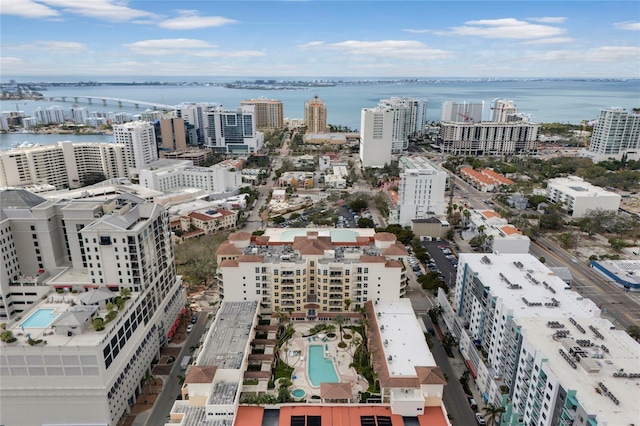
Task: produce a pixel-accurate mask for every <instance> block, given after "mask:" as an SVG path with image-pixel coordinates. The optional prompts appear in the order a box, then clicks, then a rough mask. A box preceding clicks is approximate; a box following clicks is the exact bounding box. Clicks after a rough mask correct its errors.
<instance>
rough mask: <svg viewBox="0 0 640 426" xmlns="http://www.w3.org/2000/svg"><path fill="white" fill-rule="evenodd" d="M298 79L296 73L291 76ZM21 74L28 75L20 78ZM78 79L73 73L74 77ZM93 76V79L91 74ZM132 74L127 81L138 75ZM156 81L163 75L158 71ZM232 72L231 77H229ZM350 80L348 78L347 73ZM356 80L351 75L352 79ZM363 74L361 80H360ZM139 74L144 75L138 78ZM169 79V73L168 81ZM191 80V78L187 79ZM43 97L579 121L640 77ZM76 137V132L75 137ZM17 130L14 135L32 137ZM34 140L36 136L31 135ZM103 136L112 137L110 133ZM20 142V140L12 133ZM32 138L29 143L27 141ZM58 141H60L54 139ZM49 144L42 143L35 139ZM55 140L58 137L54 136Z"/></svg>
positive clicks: (18, 104) (345, 119) (114, 91)
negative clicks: (506, 114) (418, 103)
mask: <svg viewBox="0 0 640 426" xmlns="http://www.w3.org/2000/svg"><path fill="white" fill-rule="evenodd" d="M290 79H291V80H294V79H295V78H290ZM20 80H21V81H24V78H21V79H20ZM77 80H79V79H77V78H76V81H77ZM94 80H96V79H94ZM133 80H134V79H133V78H132V79H130V80H129V81H133ZM154 80H158V78H154ZM229 80H231V79H227V81H229ZM345 80H347V79H345ZM351 80H353V79H351ZM363 80H364V79H363ZM138 81H142V80H140V79H138ZM163 81H169V79H166V80H163ZM190 81H191V80H190ZM42 93H43V95H44V96H48V97H52V96H73V95H76V96H87V95H92V96H96V97H100V96H104V97H112V98H123V99H134V100H139V101H147V102H157V103H162V104H170V105H174V104H175V105H177V104H180V103H182V102H211V103H221V104H222V105H223V106H224V107H226V108H229V109H235V108H237V107H238V106H240V102H241V101H242V100H245V99H251V98H257V97H260V96H264V97H266V98H270V99H279V100H281V101H282V102H283V106H284V115H285V117H288V118H302V117H304V103H305V101H307V100H309V99H310V98H311V97H313V95H315V94H317V95H318V96H320V97H321V98H322V99H323V100H324V102H325V104H326V105H327V116H328V118H327V121H328V122H329V123H330V124H336V125H344V126H348V127H350V128H352V129H359V128H360V111H361V109H362V108H370V107H374V106H376V105H377V103H378V101H379V100H380V99H382V98H388V97H391V96H413V97H421V98H425V99H427V102H428V103H427V119H428V120H429V121H438V120H439V119H440V106H441V104H442V102H444V101H454V102H462V101H467V102H480V101H483V102H484V103H485V117H484V118H485V119H488V118H489V114H490V112H491V111H490V103H491V100H492V99H495V98H505V99H511V100H514V101H515V103H516V105H517V106H518V111H519V112H522V113H527V114H530V115H531V118H532V120H533V121H537V122H542V123H552V122H561V123H572V124H580V123H581V122H582V120H591V119H595V118H597V117H598V115H599V111H600V109H603V108H610V107H612V106H617V107H622V108H626V109H627V110H631V109H632V108H634V107H637V106H638V99H639V98H640V79H634V80H611V81H609V80H586V79H585V80H526V79H514V80H497V81H486V80H484V81H459V80H455V81H452V80H447V79H441V80H434V81H429V82H405V83H380V84H363V85H337V86H333V87H318V88H309V89H308V90H257V89H251V90H250V89H228V88H226V87H221V86H168V85H167V86H165V85H162V86H94V87H90V86H83V87H50V88H48V90H46V91H43V92H42ZM54 104H58V105H60V106H63V107H64V108H65V109H66V110H68V109H69V108H70V107H71V106H72V105H73V104H72V103H71V102H67V103H61V102H48V101H2V102H0V110H1V111H15V110H16V109H19V110H22V111H24V112H25V113H26V114H27V115H32V114H33V111H34V110H35V109H36V108H38V107H41V108H46V107H48V106H51V105H54ZM79 106H83V107H86V108H87V109H88V110H89V111H116V112H117V111H127V112H131V113H140V112H142V111H143V110H144V108H141V109H135V108H133V107H128V108H118V106H117V105H115V104H114V105H108V106H107V107H104V106H102V105H96V104H95V103H94V105H88V104H79ZM6 136H7V135H0V149H3V148H7V147H10V146H11V143H6V142H5V140H6ZM72 136H73V137H72ZM81 138H83V137H75V136H74V135H70V136H68V137H67V136H60V139H59V140H73V141H80V140H81ZM29 139H30V137H29V136H28V135H20V136H19V140H18V141H17V142H23V141H24V140H29ZM33 139H36V137H35V136H34V138H33ZM105 139H106V141H111V140H112V139H110V138H109V137H108V136H107V137H106V138H105ZM13 141H16V140H13ZM30 142H32V141H31V140H30ZM54 142H55V141H54ZM38 143H42V144H44V142H38ZM52 143H53V142H52Z"/></svg>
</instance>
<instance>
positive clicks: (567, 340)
mask: <svg viewBox="0 0 640 426" xmlns="http://www.w3.org/2000/svg"><path fill="white" fill-rule="evenodd" d="M459 261H460V263H459V267H458V273H457V277H456V286H455V290H454V296H453V302H452V303H451V304H450V303H449V302H448V300H447V296H446V295H445V294H444V292H440V294H439V295H438V301H439V302H440V305H441V306H442V307H443V309H444V313H443V319H444V321H445V323H446V324H447V326H448V327H449V329H450V330H451V331H452V333H453V334H454V335H455V336H456V338H457V339H458V341H459V345H460V352H461V353H462V355H463V357H464V359H465V362H466V364H467V367H468V368H469V371H470V372H471V375H472V376H473V377H474V379H475V381H476V384H477V385H478V387H479V388H480V391H481V393H482V396H483V398H484V399H485V401H486V402H488V403H491V404H494V405H497V406H505V408H506V413H505V414H504V415H503V416H502V422H501V424H507V425H514V426H515V425H521V424H533V423H535V424H536V425H545V426H546V425H549V426H551V425H557V424H567V423H568V424H583V425H594V426H596V425H606V424H631V423H633V422H634V420H635V419H637V418H638V417H639V416H640V408H638V405H637V400H636V399H637V398H636V395H635V394H636V392H635V387H636V385H635V382H634V380H633V379H634V376H631V377H629V373H633V374H636V371H635V370H634V368H633V367H631V368H629V366H637V365H640V364H639V363H640V344H639V343H638V342H636V341H634V340H633V339H632V338H631V337H630V336H629V335H627V334H626V333H625V332H624V331H623V330H616V329H615V327H614V326H613V324H611V322H609V321H608V320H605V319H603V318H601V317H600V309H599V308H598V307H597V306H596V305H595V304H594V303H593V302H592V301H591V300H589V299H586V298H583V297H582V296H580V295H579V294H578V293H576V292H574V291H571V290H570V289H569V288H568V287H567V285H566V284H565V282H564V281H563V280H562V279H561V278H560V277H558V276H556V275H555V274H554V273H553V272H552V271H551V270H550V269H549V268H547V267H546V266H544V265H543V264H542V263H541V262H539V261H538V260H537V259H536V258H535V257H533V256H531V255H529V254H513V253H510V254H508V255H504V254H497V253H493V254H469V253H463V254H461V255H460V260H459ZM623 372H624V373H625V374H621V373H623ZM638 374H640V373H638ZM594 389H597V390H596V391H595V392H594ZM578 420H579V423H573V422H575V421H578Z"/></svg>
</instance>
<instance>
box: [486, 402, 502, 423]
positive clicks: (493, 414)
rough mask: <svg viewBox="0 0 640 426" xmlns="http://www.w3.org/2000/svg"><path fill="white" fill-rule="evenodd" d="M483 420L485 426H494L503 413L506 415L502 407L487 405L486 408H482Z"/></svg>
mask: <svg viewBox="0 0 640 426" xmlns="http://www.w3.org/2000/svg"><path fill="white" fill-rule="evenodd" d="M482 411H483V413H484V418H485V420H486V421H487V426H495V425H498V424H499V422H500V418H501V417H502V414H503V413H506V410H505V409H504V407H499V406H497V405H493V404H489V405H487V406H486V407H482Z"/></svg>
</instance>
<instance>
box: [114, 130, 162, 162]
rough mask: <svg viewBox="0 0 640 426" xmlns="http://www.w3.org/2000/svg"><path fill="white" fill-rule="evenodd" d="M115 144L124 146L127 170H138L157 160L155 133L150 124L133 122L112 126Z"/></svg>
mask: <svg viewBox="0 0 640 426" xmlns="http://www.w3.org/2000/svg"><path fill="white" fill-rule="evenodd" d="M113 135H114V136H115V139H116V141H115V142H116V144H119V145H124V147H125V150H124V159H125V165H126V167H127V169H140V168H142V167H144V166H146V165H147V164H149V163H151V162H153V161H156V160H157V159H158V145H157V143H156V132H155V130H154V128H153V124H152V123H147V122H144V121H134V122H131V123H126V124H119V125H115V126H113Z"/></svg>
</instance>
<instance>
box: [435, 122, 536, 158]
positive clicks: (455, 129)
mask: <svg viewBox="0 0 640 426" xmlns="http://www.w3.org/2000/svg"><path fill="white" fill-rule="evenodd" d="M539 139H540V124H538V123H532V122H528V121H514V122H507V123H505V122H498V123H496V122H492V121H484V122H480V123H471V122H469V123H456V122H452V121H447V122H442V123H440V132H439V134H438V138H437V142H436V143H437V145H439V147H440V150H441V151H442V152H444V153H448V154H454V155H505V154H517V153H535V152H537V150H538V140H539Z"/></svg>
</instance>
